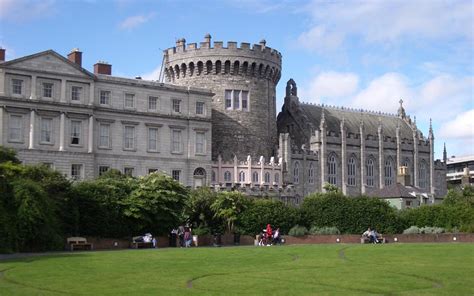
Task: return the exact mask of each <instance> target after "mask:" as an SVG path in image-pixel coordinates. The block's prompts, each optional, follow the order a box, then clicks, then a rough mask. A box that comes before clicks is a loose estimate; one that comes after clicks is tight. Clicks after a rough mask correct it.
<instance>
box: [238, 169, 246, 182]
mask: <svg viewBox="0 0 474 296" xmlns="http://www.w3.org/2000/svg"><path fill="white" fill-rule="evenodd" d="M239 182H245V172H244V171H240V173H239Z"/></svg>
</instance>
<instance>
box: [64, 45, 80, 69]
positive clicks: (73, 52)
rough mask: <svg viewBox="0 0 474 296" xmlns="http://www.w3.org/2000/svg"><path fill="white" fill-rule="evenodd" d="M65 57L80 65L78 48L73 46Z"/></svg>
mask: <svg viewBox="0 0 474 296" xmlns="http://www.w3.org/2000/svg"><path fill="white" fill-rule="evenodd" d="M67 58H68V60H70V61H71V62H73V63H74V64H76V65H79V66H80V67H82V52H81V51H80V50H79V48H74V49H73V50H71V52H70V53H69V54H68V55H67Z"/></svg>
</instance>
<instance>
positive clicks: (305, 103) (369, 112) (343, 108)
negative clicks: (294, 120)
mask: <svg viewBox="0 0 474 296" xmlns="http://www.w3.org/2000/svg"><path fill="white" fill-rule="evenodd" d="M301 104H304V105H312V106H318V107H322V108H325V109H333V110H341V111H346V112H352V113H368V114H375V115H380V116H387V117H398V115H397V114H394V113H388V112H382V111H374V110H366V109H362V108H351V107H344V106H335V105H327V104H318V103H311V102H301Z"/></svg>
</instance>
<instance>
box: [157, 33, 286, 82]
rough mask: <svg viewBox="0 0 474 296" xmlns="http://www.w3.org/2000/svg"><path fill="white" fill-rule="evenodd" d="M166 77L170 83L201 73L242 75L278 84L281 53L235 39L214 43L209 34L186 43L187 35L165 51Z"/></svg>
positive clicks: (262, 42) (261, 42) (263, 44)
mask: <svg viewBox="0 0 474 296" xmlns="http://www.w3.org/2000/svg"><path fill="white" fill-rule="evenodd" d="M163 53H164V61H165V70H164V73H165V77H166V79H167V81H168V82H174V81H176V80H178V79H180V80H181V79H186V78H191V77H193V76H201V75H240V76H248V77H253V78H258V79H267V80H271V81H273V82H274V83H275V84H277V83H278V81H279V79H280V77H281V60H282V56H281V53H280V52H278V51H277V50H275V49H273V48H270V47H267V46H266V41H265V40H262V41H260V43H259V44H253V45H251V44H250V43H246V42H242V43H240V46H238V43H237V42H235V41H229V42H227V44H226V46H225V45H224V42H222V41H215V42H214V43H211V36H210V35H209V34H207V35H206V36H205V37H204V41H203V42H200V44H199V45H198V44H197V43H189V44H186V40H185V39H184V38H181V39H178V40H177V41H176V46H174V47H171V48H168V49H166V50H164V52H163Z"/></svg>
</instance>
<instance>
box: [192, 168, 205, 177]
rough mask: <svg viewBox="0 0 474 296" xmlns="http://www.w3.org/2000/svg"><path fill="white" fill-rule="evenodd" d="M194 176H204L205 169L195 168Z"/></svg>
mask: <svg viewBox="0 0 474 296" xmlns="http://www.w3.org/2000/svg"><path fill="white" fill-rule="evenodd" d="M193 175H194V176H205V175H206V171H205V170H204V169H203V168H197V169H195V170H194V174H193Z"/></svg>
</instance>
